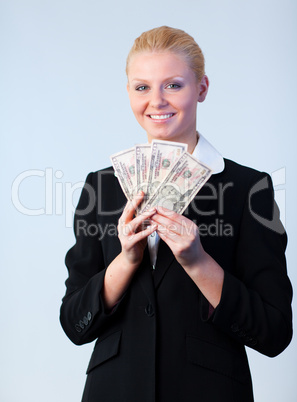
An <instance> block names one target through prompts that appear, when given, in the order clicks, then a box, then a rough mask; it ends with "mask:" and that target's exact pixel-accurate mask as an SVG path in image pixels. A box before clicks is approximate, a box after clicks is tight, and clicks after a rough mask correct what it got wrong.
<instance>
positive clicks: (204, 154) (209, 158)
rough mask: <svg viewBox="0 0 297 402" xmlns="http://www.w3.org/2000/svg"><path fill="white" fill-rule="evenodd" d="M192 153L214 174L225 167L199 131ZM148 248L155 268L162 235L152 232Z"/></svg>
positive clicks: (218, 155)
mask: <svg viewBox="0 0 297 402" xmlns="http://www.w3.org/2000/svg"><path fill="white" fill-rule="evenodd" d="M192 155H193V156H194V157H195V158H196V159H198V160H199V162H201V163H203V164H204V165H206V166H208V167H210V168H211V169H212V170H213V172H212V174H217V173H221V172H222V171H223V170H224V168H225V162H224V159H223V157H222V155H221V154H220V153H219V152H218V151H217V150H216V149H215V148H214V147H213V146H212V145H211V144H210V143H209V142H208V141H207V140H206V138H204V137H203V135H201V134H200V133H199V140H198V143H197V145H196V147H195V149H194V151H193V153H192ZM147 243H148V249H149V253H150V259H151V264H152V267H153V269H155V266H156V261H157V253H158V247H159V243H160V237H159V235H158V234H157V232H154V233H152V234H151V235H150V236H148V238H147Z"/></svg>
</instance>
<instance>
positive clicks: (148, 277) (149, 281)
mask: <svg viewBox="0 0 297 402" xmlns="http://www.w3.org/2000/svg"><path fill="white" fill-rule="evenodd" d="M137 279H138V281H139V283H140V285H141V287H142V289H143V291H144V293H145V294H146V296H147V298H148V300H149V301H150V303H151V304H152V305H153V307H154V308H155V290H154V283H153V275H152V267H151V265H150V255H149V250H148V247H147V246H146V248H145V250H144V254H143V259H142V263H141V266H140V267H139V268H138V271H137Z"/></svg>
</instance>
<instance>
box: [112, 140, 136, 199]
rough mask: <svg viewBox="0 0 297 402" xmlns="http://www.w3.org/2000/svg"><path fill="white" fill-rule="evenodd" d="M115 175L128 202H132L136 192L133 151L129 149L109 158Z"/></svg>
mask: <svg viewBox="0 0 297 402" xmlns="http://www.w3.org/2000/svg"><path fill="white" fill-rule="evenodd" d="M110 159H111V163H112V165H113V168H114V171H115V175H116V177H117V178H118V180H119V183H120V186H121V187H122V190H123V192H124V194H125V196H126V198H127V199H128V200H130V201H131V200H132V198H133V196H134V195H135V194H136V192H137V180H136V170H135V149H134V147H133V148H129V149H126V150H125V151H121V152H118V153H116V154H114V155H111V157H110Z"/></svg>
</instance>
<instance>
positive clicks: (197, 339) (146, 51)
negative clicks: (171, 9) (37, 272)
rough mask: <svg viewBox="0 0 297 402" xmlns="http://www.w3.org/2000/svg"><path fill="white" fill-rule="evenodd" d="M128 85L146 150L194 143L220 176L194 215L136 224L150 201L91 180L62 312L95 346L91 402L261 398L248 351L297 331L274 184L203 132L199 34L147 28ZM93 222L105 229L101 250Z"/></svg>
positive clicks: (70, 328)
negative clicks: (199, 126) (226, 154)
mask: <svg viewBox="0 0 297 402" xmlns="http://www.w3.org/2000/svg"><path fill="white" fill-rule="evenodd" d="M127 77H128V85H127V89H128V94H129V98H130V104H131V108H132V110H133V112H134V115H135V117H136V119H137V121H138V122H139V124H140V125H141V126H142V127H143V128H144V130H145V131H146V133H147V137H148V141H149V142H151V141H152V140H153V139H162V140H166V141H176V142H183V143H186V144H187V145H188V151H189V152H190V153H193V155H194V156H195V157H197V158H198V159H199V160H200V161H201V162H203V163H205V164H206V165H209V166H210V167H211V168H212V169H213V175H212V177H211V178H210V180H209V182H208V183H206V185H205V186H204V187H203V188H202V189H201V191H200V192H199V194H198V195H197V196H196V198H195V199H194V200H193V201H192V203H191V205H190V206H189V208H188V209H187V212H186V213H185V214H184V215H178V214H176V213H173V212H172V211H169V210H167V209H165V208H161V207H157V208H154V209H152V210H150V211H148V212H146V213H145V214H140V215H137V216H136V214H135V212H136V209H137V207H138V205H140V203H141V202H142V200H143V198H144V193H143V192H140V193H139V194H138V195H137V196H136V197H135V198H134V200H133V202H128V203H127V204H126V200H125V197H124V195H123V193H122V190H121V188H120V186H119V183H118V181H117V179H116V177H115V176H114V172H113V169H112V168H107V169H105V170H102V171H99V172H96V173H91V174H90V175H89V176H88V177H87V180H86V185H85V187H84V189H83V191H82V195H81V198H80V201H79V204H78V207H77V212H76V215H75V223H74V224H75V233H76V244H75V245H74V247H73V248H71V249H70V250H69V252H68V254H67V256H66V264H67V267H68V270H69V277H68V279H67V281H66V286H67V291H66V295H65V297H64V299H63V303H62V307H61V317H60V318H61V323H62V326H63V328H64V330H65V332H66V334H67V336H68V337H69V338H70V339H71V340H72V341H73V342H74V343H75V344H78V345H80V344H84V343H87V342H91V341H93V340H95V339H97V342H96V345H95V348H94V352H93V355H92V358H91V361H90V364H89V367H88V370H87V374H88V377H87V382H86V386H85V390H84V395H83V401H84V402H95V401H98V402H99V401H100V402H107V401H110V402H117V401H121V402H149V401H159V402H175V401H176V402H178V401H181V402H192V401H193V402H194V401H197V400H199V401H203V402H204V401H207V402H218V401H226V402H227V401H228V402H230V401H234V402H235V401H236V402H238V401H241V402H244V401H246V402H248V401H253V391H252V383H251V377H250V372H249V366H248V362H247V357H246V353H245V345H247V346H249V347H251V348H253V349H255V350H258V351H259V352H260V353H263V354H265V355H267V356H276V355H277V354H279V353H281V352H282V351H283V350H284V349H285V348H286V347H287V345H288V344H289V342H290V340H291V336H292V317H291V298H292V290H291V284H290V281H289V279H288V277H287V274H286V262H285V255H284V253H285V248H286V234H285V232H284V230H283V227H282V226H281V224H280V221H279V219H278V216H277V214H276V213H275V211H276V209H275V208H274V203H273V189H272V183H271V180H270V178H269V176H268V175H267V174H265V173H260V172H258V171H256V170H253V169H250V168H247V167H243V166H240V165H238V164H236V163H235V162H232V161H230V160H226V159H223V158H222V157H221V155H220V154H219V153H218V152H217V151H216V150H215V149H214V148H213V147H212V146H211V145H210V144H209V143H208V142H207V141H206V139H205V138H204V137H203V136H202V135H201V134H198V132H197V131H196V109H197V102H203V101H204V99H205V98H206V95H207V91H208V86H209V82H208V78H207V76H206V75H205V72H204V58H203V55H202V52H201V50H200V48H199V46H198V45H197V43H196V42H195V41H194V39H193V38H192V37H191V36H189V35H188V34H186V33H185V32H183V31H181V30H178V29H173V28H169V27H160V28H156V29H153V30H150V31H148V32H145V33H143V34H142V35H141V36H140V37H139V38H137V39H136V40H135V43H134V45H133V47H132V49H131V51H130V53H129V55H128V59H127ZM125 204H126V205H125ZM147 220H149V221H150V225H149V226H148V227H147V226H145V225H142V223H143V222H144V221H147ZM94 225H96V227H100V228H101V233H103V230H105V231H104V233H105V235H104V236H101V237H102V239H100V241H99V239H98V235H97V236H95V235H93V236H92V233H93V234H94V232H92V231H88V230H87V229H88V228H90V227H94ZM116 226H117V229H118V233H116V231H115V230H111V229H112V228H114V227H116ZM152 267H153V268H154V269H152Z"/></svg>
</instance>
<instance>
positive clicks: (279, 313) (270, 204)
mask: <svg viewBox="0 0 297 402" xmlns="http://www.w3.org/2000/svg"><path fill="white" fill-rule="evenodd" d="M255 179H256V180H255ZM286 244H287V236H286V233H285V230H284V228H283V226H282V224H281V222H280V219H279V210H278V207H277V205H276V203H275V202H274V193H273V187H272V182H271V178H270V177H269V176H268V175H266V174H261V176H260V177H259V176H258V175H257V178H254V179H253V183H252V185H251V186H249V192H248V194H247V197H246V203H245V205H244V209H243V214H242V218H241V224H240V228H239V236H238V245H237V251H236V255H235V270H234V271H232V273H231V272H228V271H225V277H224V283H223V290H222V296H221V300H220V303H219V305H218V306H217V308H216V309H215V311H214V314H213V315H212V316H211V318H210V320H211V321H212V322H213V324H214V325H215V326H217V327H219V328H220V329H222V330H223V331H224V332H226V333H228V334H229V335H230V336H231V337H233V338H235V339H236V340H237V341H238V342H240V343H243V344H245V345H247V346H250V347H251V348H253V349H255V350H257V351H259V352H260V353H263V354H265V355H267V356H269V357H273V356H276V355H278V354H279V353H281V352H282V351H283V350H284V349H285V348H286V347H287V346H288V344H289V343H290V341H291V338H292V311H291V301H292V287H291V283H290V281H289V278H288V276H287V270H286V259H285V249H286Z"/></svg>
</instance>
